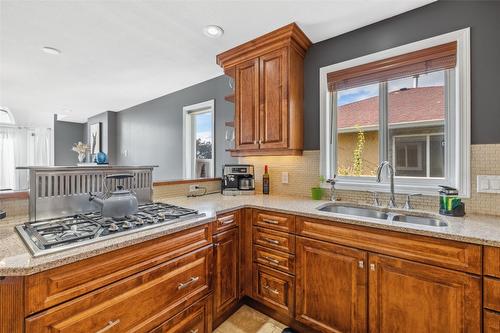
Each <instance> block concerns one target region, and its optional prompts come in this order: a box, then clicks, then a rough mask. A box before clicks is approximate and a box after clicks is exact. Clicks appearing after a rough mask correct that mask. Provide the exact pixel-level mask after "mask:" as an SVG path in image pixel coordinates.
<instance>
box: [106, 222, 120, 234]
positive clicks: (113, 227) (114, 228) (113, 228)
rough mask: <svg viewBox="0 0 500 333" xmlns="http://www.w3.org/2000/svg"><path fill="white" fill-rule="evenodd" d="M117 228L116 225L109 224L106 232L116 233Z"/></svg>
mask: <svg viewBox="0 0 500 333" xmlns="http://www.w3.org/2000/svg"><path fill="white" fill-rule="evenodd" d="M118 229H119V228H118V226H117V225H116V223H111V224H110V225H109V227H108V230H109V231H111V232H115V231H118Z"/></svg>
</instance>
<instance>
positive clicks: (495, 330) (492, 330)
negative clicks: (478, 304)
mask: <svg viewBox="0 0 500 333" xmlns="http://www.w3.org/2000/svg"><path fill="white" fill-rule="evenodd" d="M483 327H484V330H483V332H484V333H500V313H496V312H493V311H488V310H484V314H483Z"/></svg>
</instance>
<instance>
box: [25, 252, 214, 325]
mask: <svg viewBox="0 0 500 333" xmlns="http://www.w3.org/2000/svg"><path fill="white" fill-rule="evenodd" d="M211 268H212V246H211V245H209V246H208V247H205V248H202V249H199V250H196V251H193V252H191V253H189V254H186V255H184V256H181V257H178V258H175V259H173V260H171V261H168V262H166V263H163V264H160V265H157V266H155V267H153V268H150V269H148V270H145V271H143V272H139V273H137V274H134V275H132V276H130V277H128V278H125V279H122V280H119V281H117V282H115V283H113V284H110V285H108V286H106V287H104V288H101V289H98V290H96V291H94V292H91V293H88V294H85V295H83V296H81V297H79V298H76V299H74V300H72V301H70V302H66V303H63V304H61V305H58V306H56V307H53V308H50V309H48V310H45V311H43V312H41V313H39V314H36V315H34V316H31V317H29V318H28V319H26V323H25V327H26V332H27V333H42V332H47V333H78V332H82V333H86V332H104V331H107V332H130V331H133V332H148V331H150V330H151V329H154V328H155V327H157V326H158V325H159V324H161V323H162V322H165V321H166V320H168V319H169V318H171V317H172V316H174V315H175V314H177V313H178V312H179V311H180V310H182V309H183V308H186V307H187V306H189V305H191V304H193V303H194V302H196V301H197V300H200V299H201V298H202V297H203V296H206V295H208V293H209V292H210V291H211Z"/></svg>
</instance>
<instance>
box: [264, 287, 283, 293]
mask: <svg viewBox="0 0 500 333" xmlns="http://www.w3.org/2000/svg"><path fill="white" fill-rule="evenodd" d="M264 289H267V290H268V291H270V292H272V293H273V294H275V295H279V293H280V292H279V291H278V289H273V288H271V287H269V286H264Z"/></svg>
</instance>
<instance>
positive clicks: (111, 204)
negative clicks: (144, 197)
mask: <svg viewBox="0 0 500 333" xmlns="http://www.w3.org/2000/svg"><path fill="white" fill-rule="evenodd" d="M128 178H134V175H133V174H115V175H109V176H106V177H104V180H103V183H104V184H103V186H104V187H106V186H107V185H106V182H107V181H108V180H110V179H117V180H119V179H128ZM89 195H90V197H89V200H90V201H94V202H95V203H97V205H98V206H99V207H100V208H101V215H102V216H103V217H123V216H127V215H131V214H135V213H136V212H137V206H138V205H139V204H138V202H137V198H136V196H135V194H134V193H133V191H132V190H125V189H124V188H123V185H117V186H116V190H115V191H111V190H109V189H108V190H107V191H106V193H105V197H104V198H99V197H97V196H95V195H93V194H92V192H90V193H89Z"/></svg>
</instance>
